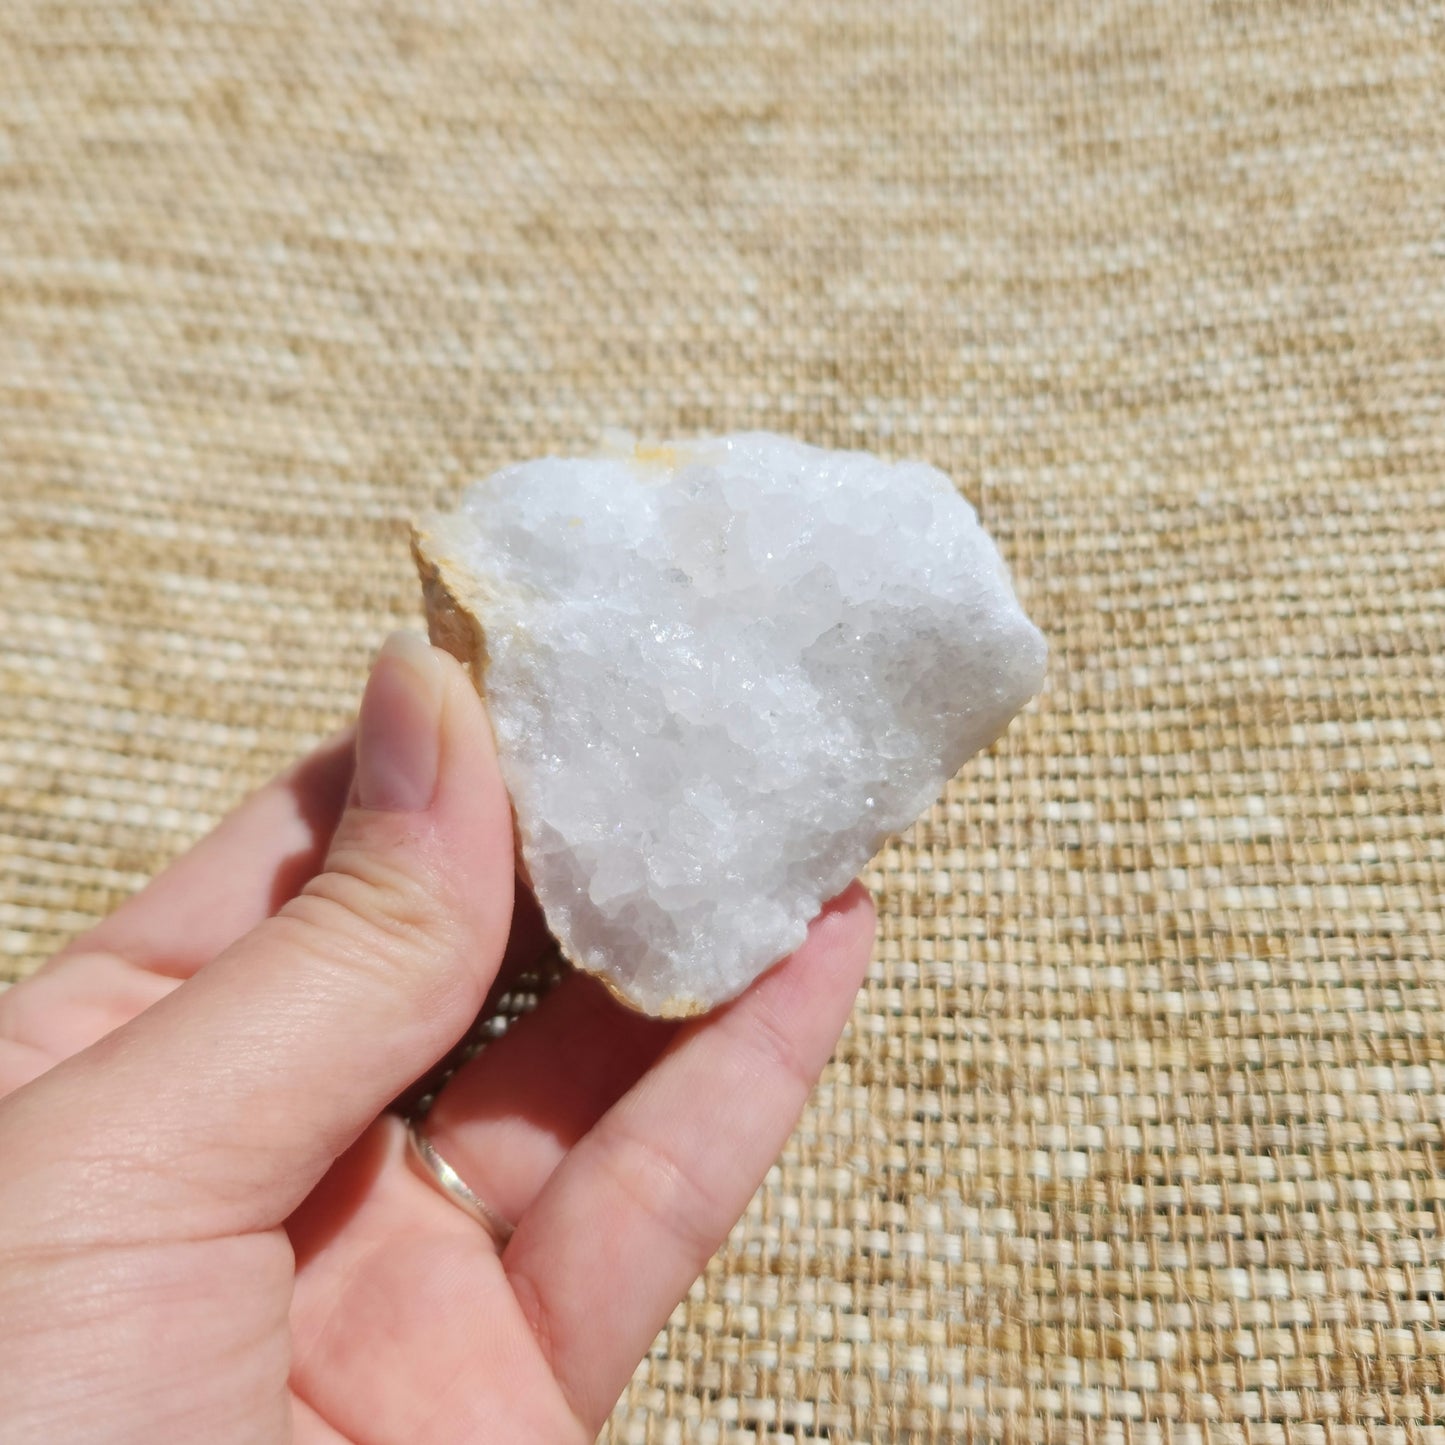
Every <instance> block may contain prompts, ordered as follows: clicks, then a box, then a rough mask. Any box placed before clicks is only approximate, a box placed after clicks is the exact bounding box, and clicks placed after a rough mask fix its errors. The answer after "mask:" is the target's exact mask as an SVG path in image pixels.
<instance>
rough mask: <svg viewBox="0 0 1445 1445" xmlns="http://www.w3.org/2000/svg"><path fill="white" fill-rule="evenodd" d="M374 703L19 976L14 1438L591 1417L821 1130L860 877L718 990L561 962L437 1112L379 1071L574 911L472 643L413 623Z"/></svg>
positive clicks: (439, 1027) (325, 1432)
mask: <svg viewBox="0 0 1445 1445" xmlns="http://www.w3.org/2000/svg"><path fill="white" fill-rule="evenodd" d="M357 732H358V736H357V742H356V747H355V758H356V762H355V766H354V768H353V763H352V757H353V749H352V744H351V740H350V738H349V737H348V738H344V739H341V740H338V741H336V742H334V743H332V744H330V745H328V746H327V747H324V748H322V749H321V750H320V751H319V752H317V753H315V754H313V755H312V757H310V758H309V759H308V760H307V761H306V762H304V763H302V764H301V765H300V766H299V767H297V768H296V769H295V770H293V771H292V772H291V773H289V774H287V775H285V776H284V777H282V778H280V779H279V780H277V781H276V782H274V783H272V784H271V785H270V786H268V787H266V788H264V789H262V790H261V792H259V793H257V794H256V795H255V796H253V797H252V798H251V799H249V800H248V801H247V802H246V803H244V804H243V805H242V806H241V808H240V809H239V810H238V811H237V812H236V813H234V814H233V815H232V816H231V817H230V818H229V819H227V820H226V822H224V823H223V824H222V825H221V826H220V827H219V828H218V829H217V830H216V832H214V833H213V834H212V835H211V836H210V837H209V838H207V839H205V840H204V841H203V842H202V843H201V844H200V845H199V846H198V847H196V848H195V849H194V850H193V851H192V852H191V853H190V854H188V855H187V856H185V857H184V858H182V859H181V860H180V861H179V862H177V863H176V864H174V865H173V866H172V867H171V868H170V869H169V870H168V871H167V872H166V873H164V874H163V875H162V876H161V877H160V878H159V879H157V880H156V881H155V882H154V883H152V884H151V885H150V886H149V887H148V888H146V889H145V890H144V891H143V892H142V893H140V894H139V895H137V896H136V897H135V898H134V899H132V900H131V901H130V902H128V903H126V904H125V905H124V906H123V907H122V908H121V909H120V910H119V911H118V912H117V913H115V914H114V915H113V916H112V917H111V918H110V919H108V920H107V921H106V922H104V923H102V924H101V925H100V926H99V927H97V928H96V929H94V930H93V931H92V932H91V933H89V934H88V935H86V936H85V937H84V938H82V939H80V940H78V941H77V942H76V943H74V944H72V945H71V946H70V947H68V948H67V949H65V950H64V951H63V952H62V953H61V954H60V955H59V956H57V957H56V958H55V959H53V960H51V962H50V963H49V964H47V965H46V966H45V967H44V968H42V969H41V970H40V971H39V973H37V974H36V975H35V976H34V977H33V978H32V979H30V980H28V981H26V982H24V983H21V984H18V985H17V986H15V987H14V988H12V989H11V990H9V991H8V992H6V993H4V994H0V1341H3V1342H4V1343H3V1347H0V1440H3V1441H6V1442H9V1441H20V1440H25V1441H27V1442H28V1441H39V1440H43V1441H46V1442H56V1445H62V1442H63V1445H70V1442H80V1441H102V1440H103V1441H105V1442H108V1445H109V1442H131V1441H135V1442H147V1445H149V1442H156V1441H166V1442H170V1441H177V1442H180V1441H193V1440H194V1441H204V1442H206V1445H229V1442H233V1441H275V1440H283V1439H287V1438H294V1439H295V1440H296V1441H299V1442H327V1445H336V1442H338V1441H357V1442H361V1441H366V1442H377V1445H385V1442H393V1441H396V1442H403V1441H405V1442H415V1445H432V1442H449V1441H468V1442H475V1441H493V1440H497V1441H506V1442H519V1441H546V1442H552V1441H558V1442H566V1441H577V1440H590V1439H592V1438H593V1437H594V1435H595V1434H596V1432H597V1430H598V1429H599V1428H600V1427H601V1425H602V1423H603V1421H604V1420H605V1418H606V1416H607V1413H608V1411H609V1410H610V1408H611V1406H612V1404H613V1402H614V1400H615V1399H616V1398H617V1396H618V1394H619V1393H620V1392H621V1390H622V1389H623V1387H624V1386H625V1385H626V1383H627V1380H628V1378H629V1377H630V1375H631V1373H632V1371H633V1369H634V1367H635V1366H636V1364H637V1362H638V1360H639V1359H640V1358H641V1357H642V1355H643V1353H644V1352H645V1351H646V1349H647V1346H648V1344H649V1343H650V1342H651V1340H652V1339H653V1337H654V1335H655V1334H656V1332H657V1330H658V1329H659V1328H660V1327H661V1325H662V1324H663V1322H664V1321H665V1320H666V1318H667V1316H668V1314H669V1312H670V1311H671V1309H672V1307H673V1306H674V1305H675V1304H676V1303H677V1301H678V1300H679V1299H681V1298H682V1296H683V1295H684V1293H685V1292H686V1290H687V1289H688V1287H689V1286H690V1284H691V1283H692V1281H693V1279H694V1278H695V1277H696V1276H697V1274H698V1272H699V1271H700V1270H701V1269H702V1267H703V1265H704V1264H705V1263H706V1261H707V1260H708V1258H709V1257H710V1255H711V1254H712V1253H713V1251H714V1250H715V1249H716V1248H717V1246H718V1245H719V1244H720V1243H721V1241H722V1240H723V1239H724V1238H725V1236H726V1234H727V1232H728V1230H729V1228H730V1227H731V1226H732V1224H733V1222H734V1221H735V1220H736V1218H737V1217H738V1215H739V1214H740V1213H741V1212H742V1210H743V1208H744V1207H745V1206H746V1204H747V1201H748V1199H749V1198H750V1197H751V1195H752V1193H753V1191H754V1190H755V1189H756V1187H757V1185H758V1183H759V1181H760V1180H761V1179H762V1177H763V1174H764V1173H765V1171H766V1170H767V1168H768V1166H769V1165H770V1164H771V1163H772V1161H773V1159H774V1157H775V1156H776V1154H777V1153H778V1151H779V1149H780V1148H781V1147H782V1145H783V1143H784V1141H785V1140H786V1138H787V1135H788V1133H789V1132H790V1130H791V1129H792V1127H793V1125H794V1123H795V1121H796V1119H797V1116H798V1114H799V1111H800V1110H801V1108H802V1106H803V1103H804V1101H805V1099H806V1096H807V1094H808V1091H809V1089H810V1087H811V1085H812V1083H813V1081H814V1080H815V1078H816V1076H817V1074H818V1072H819V1071H820V1069H821V1068H822V1065H823V1063H824V1061H825V1060H826V1059H827V1057H828V1055H829V1053H830V1051H831V1050H832V1048H833V1045H834V1043H835V1042H836V1040H837V1037H838V1034H839V1032H840V1030H841V1029H842V1027H843V1024H844V1021H845V1020H846V1018H847V1015H848V1012H849V1007H850V1005H851V1002H852V1000H853V997H854V994H855V992H856V990H857V988H858V986H859V984H860V982H861V979H862V976H863V972H864V969H865V967H866V965H867V960H868V953H869V945H870V942H871V938H872V932H873V913H872V909H871V906H870V904H869V902H868V898H867V895H866V893H865V892H864V891H863V890H862V888H861V887H859V886H858V885H856V884H855V885H854V886H853V887H852V888H850V889H849V890H848V891H847V892H846V893H844V894H843V895H842V896H841V897H840V898H839V899H837V900H835V902H834V903H833V904H832V905H830V906H829V908H827V909H826V910H825V911H824V913H823V915H822V916H821V917H820V919H819V920H818V921H817V922H816V923H815V924H814V926H813V928H812V930H811V931H810V932H809V935H808V940H807V942H806V943H805V944H804V945H803V947H802V948H800V949H799V950H798V952H797V953H796V954H794V955H793V956H792V957H791V958H790V959H789V960H787V961H786V962H785V963H783V964H780V965H779V966H778V967H777V968H776V969H774V970H772V971H771V972H770V973H769V974H767V975H766V976H765V977H764V978H762V979H760V980H759V981H758V982H757V983H756V984H755V985H754V986H753V987H752V988H751V989H749V990H748V992H747V993H746V994H744V995H743V997H742V998H740V999H738V1000H737V1001H736V1002H734V1003H733V1004H731V1005H729V1006H727V1007H725V1008H723V1009H721V1010H718V1011H717V1012H715V1013H713V1014H711V1015H709V1016H708V1017H706V1018H703V1019H699V1020H694V1021H691V1022H687V1023H681V1024H678V1023H667V1022H661V1021H658V1020H652V1019H644V1018H641V1017H639V1016H636V1015H633V1014H630V1013H628V1012H626V1011H625V1010H624V1009H622V1008H621V1007H620V1006H618V1005H617V1004H615V1003H614V1002H612V1000H611V999H610V998H609V997H608V996H607V994H606V993H605V991H604V990H603V989H602V988H601V986H600V985H598V984H597V983H595V982H594V981H592V980H591V979H588V978H586V977H582V976H576V977H569V978H568V979H566V980H565V981H564V982H563V983H562V984H561V985H560V986H559V987H558V988H557V989H556V990H554V991H553V993H551V994H550V995H549V996H548V997H547V998H546V999H545V1000H544V1001H543V1002H542V1004H541V1005H540V1006H539V1007H538V1008H537V1009H536V1011H535V1012H533V1013H532V1014H530V1015H528V1016H526V1017H525V1018H523V1019H522V1020H521V1021H519V1022H518V1023H516V1024H515V1025H514V1026H513V1027H512V1028H511V1029H510V1030H509V1031H508V1032H507V1034H506V1035H505V1036H504V1037H503V1038H502V1039H501V1040H500V1041H498V1042H497V1043H495V1044H492V1045H490V1046H489V1047H488V1048H487V1049H486V1050H485V1051H484V1052H483V1053H482V1054H481V1055H480V1056H478V1057H477V1058H475V1059H474V1060H472V1061H471V1062H470V1063H468V1064H466V1065H465V1066H464V1067H463V1068H462V1069H461V1070H460V1071H459V1072H458V1073H457V1074H456V1075H455V1076H454V1077H453V1078H452V1079H451V1080H450V1082H449V1083H448V1084H447V1085H446V1087H445V1088H444V1090H443V1091H442V1093H441V1096H440V1098H439V1100H438V1103H437V1105H436V1107H435V1108H434V1110H433V1112H432V1114H431V1116H430V1118H429V1119H428V1122H427V1126H426V1131H427V1134H428V1136H429V1137H430V1138H431V1139H432V1140H433V1141H434V1143H435V1144H436V1147H437V1149H438V1150H439V1152H440V1154H441V1155H442V1156H443V1157H444V1158H445V1159H446V1160H448V1161H449V1162H450V1163H451V1164H452V1165H453V1166H455V1168H456V1169H457V1170H458V1172H459V1173H460V1174H461V1176H462V1177H463V1178H464V1179H465V1180H466V1182H467V1183H468V1184H469V1185H470V1186H471V1187H472V1188H473V1189H474V1190H475V1191H476V1193H477V1194H478V1195H479V1196H480V1197H481V1198H483V1199H484V1200H486V1201H488V1203H489V1204H491V1205H492V1206H493V1207H494V1208H496V1209H497V1210H498V1211H499V1212H500V1213H501V1214H503V1215H504V1216H506V1217H507V1218H508V1219H510V1220H513V1221H515V1222H516V1232H515V1234H514V1235H513V1236H512V1238H511V1240H510V1242H509V1243H508V1244H507V1246H506V1248H505V1250H501V1251H499V1250H498V1248H497V1247H496V1246H495V1245H494V1243H493V1242H492V1240H491V1238H490V1237H489V1235H488V1234H487V1232H486V1231H485V1230H484V1229H483V1228H482V1227H481V1226H480V1225H479V1224H478V1223H476V1222H475V1221H474V1220H473V1219H471V1218H470V1217H468V1215H466V1214H465V1213H463V1212H462V1210H460V1209H458V1208H456V1207H455V1206H454V1205H453V1204H452V1202H451V1201H450V1200H448V1199H447V1198H446V1197H445V1196H444V1195H443V1194H442V1193H441V1192H439V1191H438V1190H437V1189H436V1188H434V1187H433V1186H432V1184H431V1183H430V1182H429V1181H427V1180H425V1179H424V1178H423V1177H422V1175H421V1174H420V1173H419V1172H418V1171H417V1170H415V1169H414V1168H412V1167H409V1165H408V1162H407V1159H406V1153H405V1150H404V1147H403V1146H404V1133H405V1131H404V1127H403V1124H402V1122H401V1120H400V1119H399V1118H397V1117H396V1116H395V1115H393V1114H390V1113H386V1112H384V1111H385V1110H386V1108H387V1106H388V1104H389V1103H390V1102H391V1101H392V1100H393V1099H395V1098H396V1097H397V1096H398V1095H399V1094H401V1093H402V1092H403V1091H404V1090H405V1089H407V1087H408V1086H409V1085H411V1084H412V1083H413V1081H415V1080H416V1079H417V1078H418V1077H419V1076H421V1075H422V1074H424V1073H425V1072H426V1071H427V1070H428V1069H429V1068H430V1067H431V1066H433V1065H434V1064H435V1063H436V1061H437V1060H439V1059H440V1058H442V1057H443V1056H444V1055H445V1054H446V1052H447V1051H448V1050H449V1049H450V1048H451V1047H452V1045H454V1044H455V1043H456V1041H457V1040H458V1039H459V1038H461V1037H462V1036H463V1035H464V1034H465V1033H466V1031H467V1029H468V1027H469V1025H470V1024H471V1023H472V1021H473V1019H474V1018H475V1017H476V1015H477V1013H478V1011H479V1009H480V1008H481V1006H482V1004H483V1001H484V999H485V997H486V995H487V994H488V991H489V989H491V988H492V987H493V985H494V982H495V981H496V980H497V979H498V976H499V972H500V973H501V975H502V977H504V978H505V977H506V976H507V974H508V973H510V972H513V971H514V970H516V969H518V968H520V967H525V966H526V965H527V964H529V963H531V962H534V961H535V960H536V959H537V958H538V957H539V956H540V955H541V954H542V952H543V950H544V948H545V946H546V939H545V934H544V931H543V929H542V927H541V924H540V920H539V919H538V918H537V916H536V913H535V908H534V907H529V906H528V905H527V900H526V899H525V897H523V898H522V899H520V900H519V904H518V907H517V910H516V913H515V916H514V907H513V903H514V900H513V877H514V866H513V857H512V824H511V815H510V810H509V805H508V802H507V797H506V793H505V791H504V789H503V786H502V782H501V779H500V777H499V775H498V771H497V764H496V757H495V753H494V751H493V746H492V738H491V733H490V729H489V727H488V724H487V720H486V715H485V712H484V710H483V708H482V706H481V704H480V702H479V701H478V699H477V697H476V694H475V693H474V691H473V690H472V687H471V685H470V684H469V683H468V681H467V679H466V678H465V676H464V675H463V673H462V671H461V669H460V668H459V667H458V666H457V665H456V664H455V663H454V662H452V660H451V659H450V658H447V657H446V656H445V655H444V654H441V653H439V652H436V651H433V650H432V649H430V648H427V647H425V646H424V645H423V644H422V643H421V642H420V641H419V640H418V639H414V638H413V639H402V640H400V641H398V640H393V642H392V643H390V644H388V647H387V648H386V649H384V650H383V653H382V655H381V657H380V659H379V660H378V663H377V666H376V668H375V670H374V671H373V673H372V677H371V680H370V682H369V683H368V685H367V689H366V694H365V698H364V700H363V704H362V709H361V715H360V719H359V722H358V730H357Z"/></svg>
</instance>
